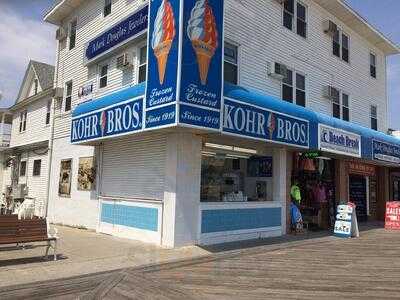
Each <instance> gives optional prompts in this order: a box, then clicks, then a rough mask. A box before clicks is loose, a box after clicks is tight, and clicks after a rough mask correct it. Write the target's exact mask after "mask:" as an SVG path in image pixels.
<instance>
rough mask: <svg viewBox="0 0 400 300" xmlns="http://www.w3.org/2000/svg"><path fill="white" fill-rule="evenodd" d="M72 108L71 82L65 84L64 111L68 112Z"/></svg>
mask: <svg viewBox="0 0 400 300" xmlns="http://www.w3.org/2000/svg"><path fill="white" fill-rule="evenodd" d="M71 107H72V80H71V81H68V82H67V83H66V84H65V100H64V111H66V112H67V111H70V110H71Z"/></svg>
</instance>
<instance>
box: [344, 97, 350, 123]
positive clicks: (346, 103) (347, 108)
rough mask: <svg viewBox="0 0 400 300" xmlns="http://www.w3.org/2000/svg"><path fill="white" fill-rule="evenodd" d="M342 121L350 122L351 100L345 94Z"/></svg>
mask: <svg viewBox="0 0 400 300" xmlns="http://www.w3.org/2000/svg"><path fill="white" fill-rule="evenodd" d="M342 120H344V121H350V99H349V95H347V94H345V93H342Z"/></svg>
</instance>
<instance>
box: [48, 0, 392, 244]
mask: <svg viewBox="0 0 400 300" xmlns="http://www.w3.org/2000/svg"><path fill="white" fill-rule="evenodd" d="M178 2H179V1H175V2H173V1H171V2H169V1H161V0H156V1H152V4H151V5H152V7H153V9H151V14H150V22H151V24H150V26H152V27H150V28H151V29H152V30H151V34H152V35H151V37H150V38H149V41H150V42H151V44H150V46H149V47H148V46H147V44H148V42H147V40H148V39H147V37H146V35H147V33H146V32H147V21H148V14H147V11H148V9H147V6H146V5H147V3H148V2H147V1H141V0H136V1H113V0H110V1H108V0H105V1H96V0H89V1H76V0H74V1H72V0H63V1H58V2H57V4H56V5H55V6H54V7H53V8H52V9H51V10H50V11H49V12H48V14H47V15H46V17H45V20H46V21H47V22H50V23H53V24H56V25H58V26H59V29H58V31H57V39H58V47H57V64H56V76H55V82H56V86H57V87H59V88H64V97H63V100H62V101H56V102H55V103H56V115H55V116H54V147H53V159H52V169H51V176H50V178H51V190H50V197H49V199H50V203H49V217H50V218H51V219H52V220H53V221H54V222H57V223H65V224H69V225H79V226H86V227H88V228H96V229H97V230H98V231H100V232H105V233H111V234H116V235H119V236H125V237H130V238H135V239H141V240H144V241H150V242H154V243H157V244H161V245H164V246H168V247H174V246H181V245H187V244H193V243H201V244H207V243H216V242H222V241H229V240H235V239H245V238H258V237H267V236H276V235H281V234H284V233H286V231H287V228H286V227H287V226H286V223H287V221H288V219H289V218H288V217H287V216H288V203H289V202H290V197H289V191H290V185H291V181H292V182H293V181H295V180H301V184H302V185H303V186H302V192H303V193H304V195H305V194H306V191H307V187H309V186H316V181H317V178H318V179H321V180H322V179H324V180H323V181H324V185H325V189H326V190H327V191H329V193H328V192H326V193H325V194H328V195H329V196H327V195H326V196H325V197H326V198H329V201H328V199H322V200H321V199H320V200H321V203H323V205H321V207H322V206H325V204H326V203H329V205H328V204H326V207H324V208H320V210H321V211H322V210H324V211H323V212H322V213H321V214H323V215H326V218H328V215H329V216H330V217H331V216H332V214H333V212H332V211H334V207H335V206H336V204H337V203H338V202H339V201H340V200H344V199H349V198H350V199H352V200H353V201H355V202H357V203H358V204H359V206H360V207H361V208H360V209H359V215H360V218H362V219H367V218H372V219H374V218H375V219H379V218H381V216H382V209H383V208H382V207H383V206H384V202H385V201H387V198H388V196H387V194H388V190H389V187H388V186H386V183H385V178H387V176H388V167H391V166H393V165H396V164H398V163H399V162H400V155H397V154H398V153H400V151H399V152H398V153H397V150H396V151H394V152H395V153H394V154H392V156H391V155H390V154H388V153H387V151H386V152H385V150H382V151H378V150H376V149H387V148H388V147H386V145H388V144H390V145H391V146H393V147H399V145H398V143H397V142H396V141H395V140H393V139H391V138H390V137H388V136H387V135H385V134H383V132H387V129H388V99H387V87H386V57H387V56H388V55H392V54H398V53H399V49H398V48H397V46H396V45H394V44H393V43H392V42H390V41H389V40H388V39H387V38H385V37H384V36H383V35H382V34H381V33H379V32H378V31H377V30H375V29H374V28H373V27H372V26H370V25H369V24H368V23H366V22H365V20H363V19H362V18H361V17H360V16H359V15H358V14H357V13H355V12H354V11H353V10H352V9H351V8H349V7H348V6H347V5H346V4H344V2H342V1H339V0H329V1H328V0H315V1H311V0H308V1H301V2H300V1H297V0H287V1H275V0H269V1H255V0H252V1H235V0H228V1H223V2H211V1H209V2H207V1H198V3H197V6H196V7H197V8H199V7H200V9H202V7H201V6H202V5H203V6H205V8H204V11H207V16H206V17H208V18H209V17H210V14H211V12H212V9H213V10H214V11H213V13H214V15H215V16H214V17H215V18H211V20H214V21H215V23H214V21H212V22H208V23H207V24H208V25H207V26H209V27H210V28H208V29H209V30H208V31H207V32H209V35H208V38H207V43H208V44H207V45H205V44H204V42H205V41H204V40H201V39H205V37H204V35H202V33H201V29H202V28H200V29H199V28H194V27H195V25H193V24H199V23H196V22H194V21H196V20H194V21H193V22H192V20H190V21H189V19H188V18H190V16H192V17H193V16H196V15H197V14H190V9H191V8H192V7H193V6H194V3H196V1H185V5H184V6H183V7H184V11H183V13H184V15H183V16H181V17H182V18H179V14H180V9H178V7H177V6H176V5H177V3H178ZM222 3H224V5H225V10H224V11H225V13H221V11H222V10H221V8H220V7H219V6H220V5H222ZM159 6H163V8H164V9H160V10H159V11H158V10H157V9H158V7H159ZM189 6H190V7H189ZM157 12H158V13H159V14H164V17H165V18H163V20H166V21H165V22H167V21H168V24H165V23H163V24H161V23H160V24H154V20H155V17H156V15H157ZM181 13H182V12H181ZM202 16H203V15H202V14H200V15H199V18H200V17H202ZM206 17H204V18H206ZM157 20H160V18H157ZM174 20H175V21H174ZM179 20H184V21H185V24H183V25H182V28H185V30H183V32H182V34H180V32H179V29H180V28H181V27H180V26H178V24H179ZM204 23H206V22H204ZM223 23H224V25H225V31H224V38H225V40H224V41H222V39H221V38H222V34H221V32H222V24H223ZM187 24H189V25H187ZM201 24H202V23H201ZM154 27H156V30H154ZM196 30H197V31H196ZM199 32H200V33H199ZM216 33H218V34H216ZM180 39H183V40H182V41H180ZM178 40H179V42H181V43H178ZM181 44H182V45H183V44H184V45H187V46H183V48H182V49H180V48H179V47H180V45H181ZM222 45H224V52H225V53H224V55H223V53H222V52H221V51H222ZM194 51H195V52H196V55H197V56H194V54H193V53H194ZM204 51H206V54H205V53H204ZM165 53H167V54H165ZM178 54H179V55H178ZM222 58H224V60H223V61H222ZM210 59H212V62H211V63H210V64H208V63H209V60H210ZM196 60H197V61H196ZM171 62H172V63H171ZM219 63H220V64H219ZM222 64H223V65H224V72H223V73H224V78H225V81H226V83H225V88H224V95H220V94H221V89H222V83H221V78H222V74H221V68H220V67H221V66H222ZM197 66H199V67H197ZM147 69H149V70H151V72H149V74H147V77H146V70H147ZM164 69H166V71H165V73H164ZM157 70H158V72H157ZM208 71H209V72H208ZM180 72H181V73H180ZM198 72H200V74H198ZM219 75H221V76H219ZM195 76H200V79H201V80H200V81H201V82H200V81H199V80H197V79H196V80H197V81H196V83H197V85H196V88H197V87H200V89H201V88H202V89H204V90H201V91H199V90H198V89H196V88H193V85H189V86H188V88H187V89H186V90H184V91H182V93H187V94H186V98H185V99H183V97H181V98H180V99H178V101H174V95H175V94H176V93H178V94H180V92H179V91H178V90H177V91H176V92H174V91H175V88H176V87H177V86H179V87H180V86H184V85H186V84H187V83H188V81H189V80H192V79H193V78H194V77H195ZM207 76H208V77H209V80H208V82H207ZM171 78H172V79H174V80H176V81H177V83H176V84H175V85H174V84H173V83H174V81H173V80H172V79H171ZM177 78H178V79H177ZM170 80H172V81H170ZM193 80H194V79H193ZM146 81H147V87H146V84H145V83H144V82H146ZM142 82H143V84H142ZM157 82H158V83H157ZM171 82H172V83H171ZM167 84H168V85H171V88H169V89H163V90H160V86H164V85H167ZM232 84H233V85H232ZM238 85H240V86H238ZM152 86H156V87H155V88H154V90H149V89H150V87H152ZM190 89H191V91H192V92H194V93H191V91H190ZM252 89H256V90H258V91H260V92H255V91H254V90H252ZM210 90H212V92H210ZM153 91H155V92H154V93H153ZM157 91H158V92H157ZM171 93H172V94H171ZM188 93H190V94H191V96H188ZM263 94H264V95H263ZM145 95H147V98H146V99H144V97H145ZM266 95H269V96H266ZM208 98H209V99H208ZM143 99H144V100H143ZM279 99H280V100H279ZM153 100H154V101H153ZM180 102H189V104H187V105H184V104H181V103H180ZM221 102H223V104H224V105H223V107H222V105H221ZM288 102H291V103H293V104H297V105H293V104H290V103H288ZM79 104H80V105H79ZM302 106H304V107H306V109H304V108H303V107H302ZM72 112H73V113H72ZM71 115H73V119H72V117H71ZM112 118H115V120H114V119H112ZM339 119H340V120H339ZM113 120H114V121H113ZM124 122H126V124H125V123H124ZM257 122H258V123H257ZM349 122H351V123H349ZM256 123H257V126H258V127H254V126H255V124H256ZM71 125H73V126H72V128H71ZM125 125H126V126H125ZM128 127H129V128H128ZM176 127H178V128H176ZM156 129H158V130H156ZM134 131H140V132H141V133H137V134H133V132H134ZM325 133H326V134H327V135H326V136H332V137H333V140H329V139H328V140H322V137H324V136H325V135H324V134H325ZM265 136H267V138H265ZM335 137H339V139H336V138H335ZM342 140H344V141H345V142H343V143H344V144H343V145H336V144H335V143H342V142H341V141H342ZM70 141H72V142H73V143H74V144H75V145H72V144H70ZM332 143H333V144H335V145H332ZM390 149H392V148H390ZM393 149H394V148H393ZM396 149H397V148H396ZM308 150H323V155H321V154H320V153H317V154H316V158H315V159H310V158H308V156H307V155H306V154H307V153H306V154H305V152H307V151H308ZM378 152H379V153H378ZM397 156H398V157H397ZM305 162H306V163H307V164H308V167H307V170H306V171H308V172H310V176H309V177H305V176H303V175H304V174H305V173H307V172H303V171H304V169H305V166H304V163H305ZM314 164H315V165H314ZM317 170H320V174H319V175H318V174H317V173H316V172H317ZM95 171H96V172H95ZM322 175H324V176H322ZM300 177H301V178H300ZM360 189H361V191H360ZM357 197H358V198H357ZM378 198H379V199H378ZM231 202H235V203H231ZM305 203H306V204H307V205H308V206H312V205H311V204H310V203H307V201H306V202H305ZM320 225H321V227H324V224H320Z"/></svg>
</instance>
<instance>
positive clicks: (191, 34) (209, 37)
mask: <svg viewBox="0 0 400 300" xmlns="http://www.w3.org/2000/svg"><path fill="white" fill-rule="evenodd" d="M183 5H184V10H183V28H184V30H183V34H182V58H181V64H182V65H181V74H180V90H179V93H180V94H179V95H180V96H179V101H180V102H181V105H180V107H181V109H180V110H181V112H180V115H179V116H180V117H179V122H180V123H184V124H188V125H194V126H200V127H206V128H212V129H219V128H220V118H219V117H218V118H216V115H217V114H218V115H219V112H220V111H221V101H222V92H223V72H222V70H223V48H224V47H223V46H224V41H223V25H224V21H223V18H224V1H215V0H214V1H213V0H209V1H203V0H185V1H184V4H183ZM183 103H186V104H187V105H185V106H184V104H183ZM188 105H189V106H188ZM190 106H194V107H197V108H199V109H195V108H193V109H190ZM182 107H184V109H182ZM189 111H190V114H191V115H192V116H193V118H187V114H188V112H189ZM207 114H209V115H210V118H212V122H209V121H208V120H207V118H204V117H205V115H207ZM193 120H195V121H193Z"/></svg>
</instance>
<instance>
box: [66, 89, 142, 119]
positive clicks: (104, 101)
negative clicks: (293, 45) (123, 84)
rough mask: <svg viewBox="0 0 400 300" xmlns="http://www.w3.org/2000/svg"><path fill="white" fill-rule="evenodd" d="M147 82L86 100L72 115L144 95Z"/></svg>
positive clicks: (75, 115) (79, 114) (77, 115)
mask: <svg viewBox="0 0 400 300" xmlns="http://www.w3.org/2000/svg"><path fill="white" fill-rule="evenodd" d="M145 88H146V84H145V83H141V84H137V85H135V86H132V87H129V88H126V89H123V90H120V91H118V92H115V93H112V94H109V95H105V96H103V97H100V98H98V99H95V100H90V101H86V102H84V103H81V104H79V105H78V106H77V107H76V108H75V110H74V111H73V113H72V117H73V118H75V117H79V116H81V115H84V114H87V113H91V112H94V111H98V110H101V109H104V108H107V107H110V106H112V105H115V104H118V103H121V102H124V101H126V100H129V99H134V98H138V97H140V96H144V93H145Z"/></svg>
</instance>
